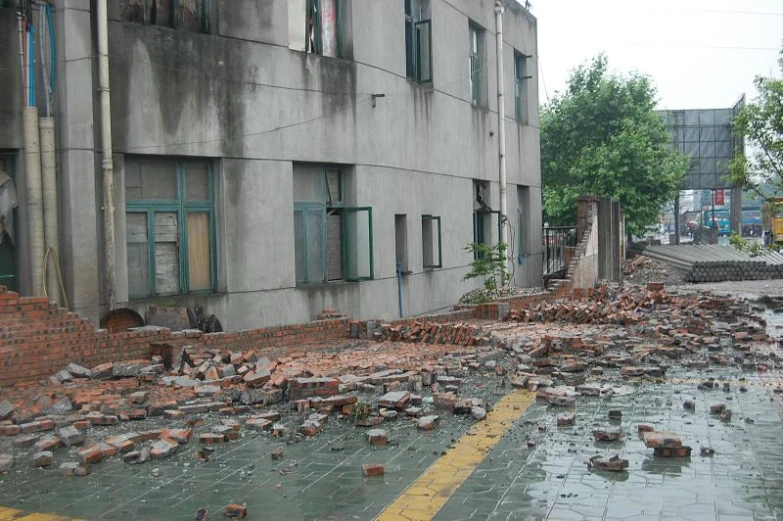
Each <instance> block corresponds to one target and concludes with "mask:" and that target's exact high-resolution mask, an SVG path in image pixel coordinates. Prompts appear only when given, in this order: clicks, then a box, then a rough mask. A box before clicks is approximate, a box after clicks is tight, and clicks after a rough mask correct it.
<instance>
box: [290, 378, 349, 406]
mask: <svg viewBox="0 0 783 521" xmlns="http://www.w3.org/2000/svg"><path fill="white" fill-rule="evenodd" d="M338 394H340V380H338V379H337V378H319V377H313V378H292V379H290V380H288V397H289V399H290V400H292V401H296V400H304V399H308V398H313V397H320V398H328V397H330V396H337V395H338Z"/></svg>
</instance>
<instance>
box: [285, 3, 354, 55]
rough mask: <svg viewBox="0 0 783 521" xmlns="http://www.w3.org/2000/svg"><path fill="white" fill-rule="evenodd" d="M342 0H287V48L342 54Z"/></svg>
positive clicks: (323, 53)
mask: <svg viewBox="0 0 783 521" xmlns="http://www.w3.org/2000/svg"><path fill="white" fill-rule="evenodd" d="M342 46H343V0H288V47H289V48H290V49H293V50H295V51H304V52H310V53H313V54H320V55H322V56H329V57H331V58H342V57H343V50H342Z"/></svg>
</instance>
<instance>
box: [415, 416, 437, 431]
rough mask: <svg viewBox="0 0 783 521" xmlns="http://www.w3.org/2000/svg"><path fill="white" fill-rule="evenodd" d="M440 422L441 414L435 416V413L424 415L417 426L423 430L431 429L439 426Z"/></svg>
mask: <svg viewBox="0 0 783 521" xmlns="http://www.w3.org/2000/svg"><path fill="white" fill-rule="evenodd" d="M439 422H440V416H435V415H429V416H422V417H421V418H419V421H418V422H417V424H416V426H417V427H418V429H419V430H421V431H431V430H433V429H435V427H437V426H438V423H439Z"/></svg>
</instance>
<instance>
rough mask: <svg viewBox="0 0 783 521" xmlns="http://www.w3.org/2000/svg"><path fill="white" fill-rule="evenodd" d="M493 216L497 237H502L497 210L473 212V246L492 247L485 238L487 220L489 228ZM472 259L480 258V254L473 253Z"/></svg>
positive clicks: (487, 238)
mask: <svg viewBox="0 0 783 521" xmlns="http://www.w3.org/2000/svg"><path fill="white" fill-rule="evenodd" d="M493 215H494V216H496V218H497V228H498V229H497V232H498V237H502V236H503V232H502V228H503V226H502V224H501V222H500V212H499V211H498V210H475V211H474V212H473V242H474V243H475V244H484V245H486V246H489V247H491V246H492V245H491V244H490V242H489V237H487V224H488V223H487V220H488V219H489V220H490V222H489V227H490V228H491V227H492V223H491V220H492V216H493ZM473 258H474V259H480V258H482V255H481V252H478V251H474V252H473Z"/></svg>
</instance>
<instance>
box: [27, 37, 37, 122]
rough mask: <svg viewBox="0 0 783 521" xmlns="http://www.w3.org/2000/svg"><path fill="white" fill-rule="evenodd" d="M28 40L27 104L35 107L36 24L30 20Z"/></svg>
mask: <svg viewBox="0 0 783 521" xmlns="http://www.w3.org/2000/svg"><path fill="white" fill-rule="evenodd" d="M27 41H28V43H27V62H28V63H27V65H28V75H29V76H28V78H27V87H28V94H27V96H28V97H27V105H28V106H29V107H35V106H36V99H35V26H34V25H33V23H32V22H29V28H28V30H27Z"/></svg>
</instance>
